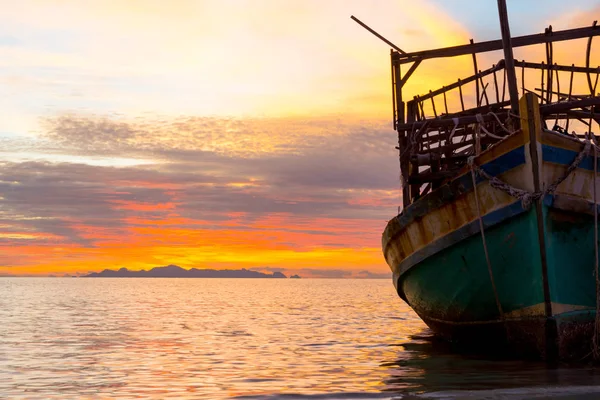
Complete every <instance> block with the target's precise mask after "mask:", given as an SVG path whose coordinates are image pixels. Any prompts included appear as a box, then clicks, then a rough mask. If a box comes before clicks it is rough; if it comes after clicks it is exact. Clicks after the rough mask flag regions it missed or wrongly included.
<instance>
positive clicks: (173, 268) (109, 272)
mask: <svg viewBox="0 0 600 400" xmlns="http://www.w3.org/2000/svg"><path fill="white" fill-rule="evenodd" d="M82 278H287V277H286V276H285V275H284V274H282V273H281V272H273V273H272V274H265V273H262V272H258V271H251V270H248V269H245V268H242V269H241V270H229V269H225V270H216V269H197V268H192V269H184V268H181V267H180V266H178V265H167V266H166V267H155V268H152V269H151V270H149V271H146V270H144V269H143V270H141V271H130V270H128V269H127V268H121V269H119V270H113V269H105V270H104V271H102V272H92V273H91V274H88V275H83V276H82ZM293 278H300V277H299V276H298V275H294V276H293Z"/></svg>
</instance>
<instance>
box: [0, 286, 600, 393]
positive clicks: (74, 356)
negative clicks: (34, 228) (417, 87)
mask: <svg viewBox="0 0 600 400" xmlns="http://www.w3.org/2000/svg"><path fill="white" fill-rule="evenodd" d="M596 385H600V373H599V372H598V371H597V370H596V369H593V368H591V367H587V366H581V365H580V366H558V367H557V366H548V365H546V364H544V363H541V362H531V361H518V360H507V359H499V358H497V357H494V358H490V357H489V356H481V355H473V354H469V355H467V354H464V353H462V354H461V353H456V352H454V349H451V348H450V347H449V346H447V345H446V344H445V343H444V342H441V341H439V340H436V339H435V338H434V337H433V336H432V333H431V331H430V330H429V329H428V328H427V327H426V326H425V325H424V324H423V323H422V322H421V320H420V319H419V318H418V317H417V315H416V314H415V313H413V312H412V311H411V310H410V308H409V307H407V306H406V304H404V303H403V302H402V300H400V299H399V298H398V296H397V295H396V293H395V290H394V287H393V285H392V283H391V282H390V281H389V280H333V279H323V280H316V279H152V278H112V279H111V278H87V279H86V278H0V398H7V399H19V398H26V399H80V398H90V399H100V398H118V399H127V398H157V399H164V398H177V399H187V398H191V399H193V398H202V399H227V398H238V399H239V398H242V399H280V398H281V399H296V398H298V399H313V398H314V399H411V398H438V399H446V398H448V399H455V398H469V399H470V398H473V399H475V398H489V399H496V398H497V399H504V398H510V399H517V398H590V399H592V398H600V386H596Z"/></svg>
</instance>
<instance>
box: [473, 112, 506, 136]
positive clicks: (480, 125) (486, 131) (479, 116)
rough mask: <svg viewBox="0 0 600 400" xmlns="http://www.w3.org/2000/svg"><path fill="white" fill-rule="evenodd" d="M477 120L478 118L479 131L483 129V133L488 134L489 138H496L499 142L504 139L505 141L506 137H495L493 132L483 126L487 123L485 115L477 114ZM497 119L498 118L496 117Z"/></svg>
mask: <svg viewBox="0 0 600 400" xmlns="http://www.w3.org/2000/svg"><path fill="white" fill-rule="evenodd" d="M492 114H494V113H492ZM494 116H496V114H494ZM475 118H477V124H478V125H477V126H478V129H481V130H482V131H484V132H485V134H486V135H487V136H489V137H491V138H494V139H497V140H502V139H504V136H498V135H494V134H493V133H492V132H490V131H488V130H487V129H486V128H485V126H484V125H483V124H484V123H485V121H484V120H483V115H481V114H476V115H475ZM496 118H498V117H497V116H496ZM498 121H499V120H498ZM505 130H506V129H505Z"/></svg>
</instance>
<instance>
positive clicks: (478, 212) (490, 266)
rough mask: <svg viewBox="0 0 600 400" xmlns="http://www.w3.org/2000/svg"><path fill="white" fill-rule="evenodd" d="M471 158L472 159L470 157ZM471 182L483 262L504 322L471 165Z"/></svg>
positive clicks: (473, 169)
mask: <svg viewBox="0 0 600 400" xmlns="http://www.w3.org/2000/svg"><path fill="white" fill-rule="evenodd" d="M470 158H472V157H470ZM471 180H472V181H473V192H474V194H475V205H476V206H477V218H478V219H479V231H480V232H481V241H482V242H483V252H484V253H485V261H486V263H487V268H488V274H489V275H490V282H491V283H492V289H493V291H494V299H495V300H496V306H497V307H498V313H499V314H500V319H502V320H504V312H503V311H502V304H500V297H499V296H498V290H497V289H496V282H495V281H494V272H493V271H492V263H491V262H490V255H489V252H488V248H487V241H486V240H485V230H484V229H483V218H482V217H481V208H480V206H479V195H478V193H477V182H476V179H475V168H473V163H471Z"/></svg>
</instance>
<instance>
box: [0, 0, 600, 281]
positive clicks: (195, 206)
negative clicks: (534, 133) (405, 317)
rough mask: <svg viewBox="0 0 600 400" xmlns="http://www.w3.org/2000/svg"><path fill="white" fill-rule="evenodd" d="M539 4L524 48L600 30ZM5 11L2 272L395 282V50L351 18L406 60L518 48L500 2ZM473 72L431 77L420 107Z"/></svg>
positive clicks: (268, 2) (587, 16)
mask: <svg viewBox="0 0 600 400" xmlns="http://www.w3.org/2000/svg"><path fill="white" fill-rule="evenodd" d="M541 3H542V2H541V1H538V0H509V1H508V10H509V17H510V22H511V31H512V34H513V35H514V36H516V35H523V34H529V33H538V32H543V31H544V28H545V27H546V26H547V25H549V24H552V25H553V28H554V30H559V29H567V28H571V27H575V26H587V25H590V24H591V23H592V21H593V20H594V19H600V6H598V5H597V2H596V1H593V0H573V1H570V2H565V1H563V0H546V1H544V2H543V4H544V6H543V7H540V4H541ZM0 5H1V10H2V12H1V13H0V94H1V96H0V106H1V118H0V275H48V274H57V275H63V274H69V275H71V274H82V273H88V272H89V271H99V270H102V269H105V268H111V269H115V268H121V267H127V268H129V269H142V268H145V269H148V268H152V267H155V266H160V265H167V264H177V265H180V266H182V267H184V268H192V267H196V268H215V269H231V268H235V269H238V268H253V269H256V270H263V271H280V270H281V271H283V272H284V273H299V274H300V275H302V276H306V277H377V276H387V275H388V272H389V270H388V267H387V265H386V264H385V261H384V259H383V256H382V253H381V248H380V243H381V242H380V237H381V232H382V231H383V229H384V227H385V224H386V222H387V220H389V219H390V218H392V217H393V216H394V215H395V214H396V212H397V208H398V206H399V205H400V204H401V199H400V193H399V180H398V176H399V171H398V160H397V151H396V150H395V148H394V146H396V145H397V138H396V134H395V132H394V131H393V129H392V128H391V125H392V116H391V90H390V85H391V84H390V65H389V47H388V46H387V45H385V44H384V43H382V42H380V41H379V40H378V39H377V38H375V37H374V36H372V35H371V34H370V33H368V32H367V31H365V30H364V29H363V28H361V27H360V26H359V25H357V24H356V23H355V22H353V21H352V20H351V19H350V15H355V16H357V17H358V18H360V19H362V20H363V21H364V22H365V23H367V24H369V25H370V26H372V27H373V28H374V29H376V30H377V31H379V32H380V33H381V34H383V35H384V36H386V37H387V38H389V39H390V40H392V41H393V42H394V43H396V44H397V45H398V46H400V47H401V48H402V49H404V50H405V51H416V50H423V49H427V48H432V47H444V46H451V45H456V44H464V43H468V40H469V39H470V38H474V39H475V40H476V41H483V40H490V39H496V38H499V37H500V31H499V25H498V20H497V8H496V1H492V0H486V1H481V0H447V1H442V0H419V1H404V0H396V1H373V0H369V1H366V0H363V1H357V0H327V1H323V0H320V1H317V0H246V1H244V0H214V1H213V0H196V1H184V0H174V1H163V0H160V1H159V0H157V1H152V0H147V1H134V0H128V1H109V0H106V1H101V0H97V1H93V0H73V1H67V0H65V1H59V0H56V1H50V0H37V1H35V0H20V1H8V0H6V1H5V0H0ZM599 41H600V40H599ZM596 45H597V46H600V43H596ZM599 48H600V47H599ZM567 50H568V49H565V50H564V51H565V52H567ZM528 51H529V53H524V50H519V52H517V57H518V58H524V55H525V54H528V55H531V54H534V55H535V54H537V52H539V54H540V57H539V58H537V57H534V59H533V60H531V61H542V60H543V58H542V57H543V56H542V54H543V47H542V46H540V48H539V49H538V48H530V49H529V50H528ZM595 51H596V50H595ZM558 53H559V54H560V51H559V50H558ZM500 58H502V55H501V54H500V53H498V52H496V53H493V54H487V55H481V56H480V61H479V62H480V68H482V69H483V68H488V67H489V66H491V64H492V63H495V62H496V61H497V60H498V59H500ZM529 58H531V57H529ZM573 62H575V61H573ZM567 63H568V64H571V61H567ZM471 69H472V64H471V61H470V57H461V58H458V59H455V60H452V61H449V62H443V61H439V60H438V61H428V62H425V63H424V64H423V66H422V68H420V69H419V71H418V72H417V73H416V74H415V75H414V76H413V78H411V81H410V83H409V85H408V86H407V91H408V92H409V94H418V93H424V92H427V91H429V90H430V89H436V88H438V87H440V86H442V85H443V84H447V83H450V82H453V81H455V80H456V78H459V77H461V76H464V77H466V76H468V75H470V74H471V72H472V70H471Z"/></svg>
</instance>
